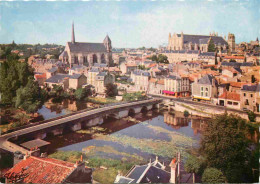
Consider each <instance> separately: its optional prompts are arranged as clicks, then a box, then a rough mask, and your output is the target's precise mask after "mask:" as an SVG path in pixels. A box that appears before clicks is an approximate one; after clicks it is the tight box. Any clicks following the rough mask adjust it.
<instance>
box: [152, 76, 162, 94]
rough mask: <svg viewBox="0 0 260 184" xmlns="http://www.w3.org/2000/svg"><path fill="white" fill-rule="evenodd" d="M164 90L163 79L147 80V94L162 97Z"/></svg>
mask: <svg viewBox="0 0 260 184" xmlns="http://www.w3.org/2000/svg"><path fill="white" fill-rule="evenodd" d="M163 90H164V79H158V78H151V79H150V80H149V93H150V94H159V95H162V94H163Z"/></svg>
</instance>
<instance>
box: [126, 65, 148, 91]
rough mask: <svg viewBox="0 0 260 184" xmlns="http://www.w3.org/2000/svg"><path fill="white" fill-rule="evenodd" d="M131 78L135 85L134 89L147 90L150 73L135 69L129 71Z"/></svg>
mask: <svg viewBox="0 0 260 184" xmlns="http://www.w3.org/2000/svg"><path fill="white" fill-rule="evenodd" d="M130 77H131V79H132V82H134V85H135V91H147V90H148V85H149V79H150V77H151V75H150V73H149V72H147V71H143V70H135V71H133V72H131V76H130Z"/></svg>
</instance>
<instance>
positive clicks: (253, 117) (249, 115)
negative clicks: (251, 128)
mask: <svg viewBox="0 0 260 184" xmlns="http://www.w3.org/2000/svg"><path fill="white" fill-rule="evenodd" d="M247 115H248V119H249V120H250V121H251V122H255V118H256V115H255V113H254V112H253V111H248V112H247Z"/></svg>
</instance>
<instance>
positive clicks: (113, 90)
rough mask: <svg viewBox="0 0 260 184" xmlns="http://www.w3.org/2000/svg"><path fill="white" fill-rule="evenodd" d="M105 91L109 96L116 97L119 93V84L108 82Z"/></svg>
mask: <svg viewBox="0 0 260 184" xmlns="http://www.w3.org/2000/svg"><path fill="white" fill-rule="evenodd" d="M105 93H106V95H107V96H109V97H114V96H116V95H117V93H118V91H117V86H116V85H115V84H112V83H108V84H107V85H106V90H105Z"/></svg>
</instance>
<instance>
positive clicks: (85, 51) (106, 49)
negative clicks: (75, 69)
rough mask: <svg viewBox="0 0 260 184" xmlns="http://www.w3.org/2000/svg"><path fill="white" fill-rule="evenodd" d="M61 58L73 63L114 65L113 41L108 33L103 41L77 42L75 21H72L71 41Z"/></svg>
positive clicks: (63, 60)
mask: <svg viewBox="0 0 260 184" xmlns="http://www.w3.org/2000/svg"><path fill="white" fill-rule="evenodd" d="M59 59H60V60H61V61H62V62H65V63H69V64H70V67H72V66H73V65H85V66H93V65H94V64H95V63H104V64H107V66H112V65H113V60H112V43H111V40H110V38H109V36H108V35H107V36H106V37H105V39H104V41H103V43H88V42H87V43H85V42H76V41H75V34H74V23H72V35H71V42H67V44H66V46H65V49H64V51H63V52H62V53H61V54H60V56H59Z"/></svg>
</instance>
